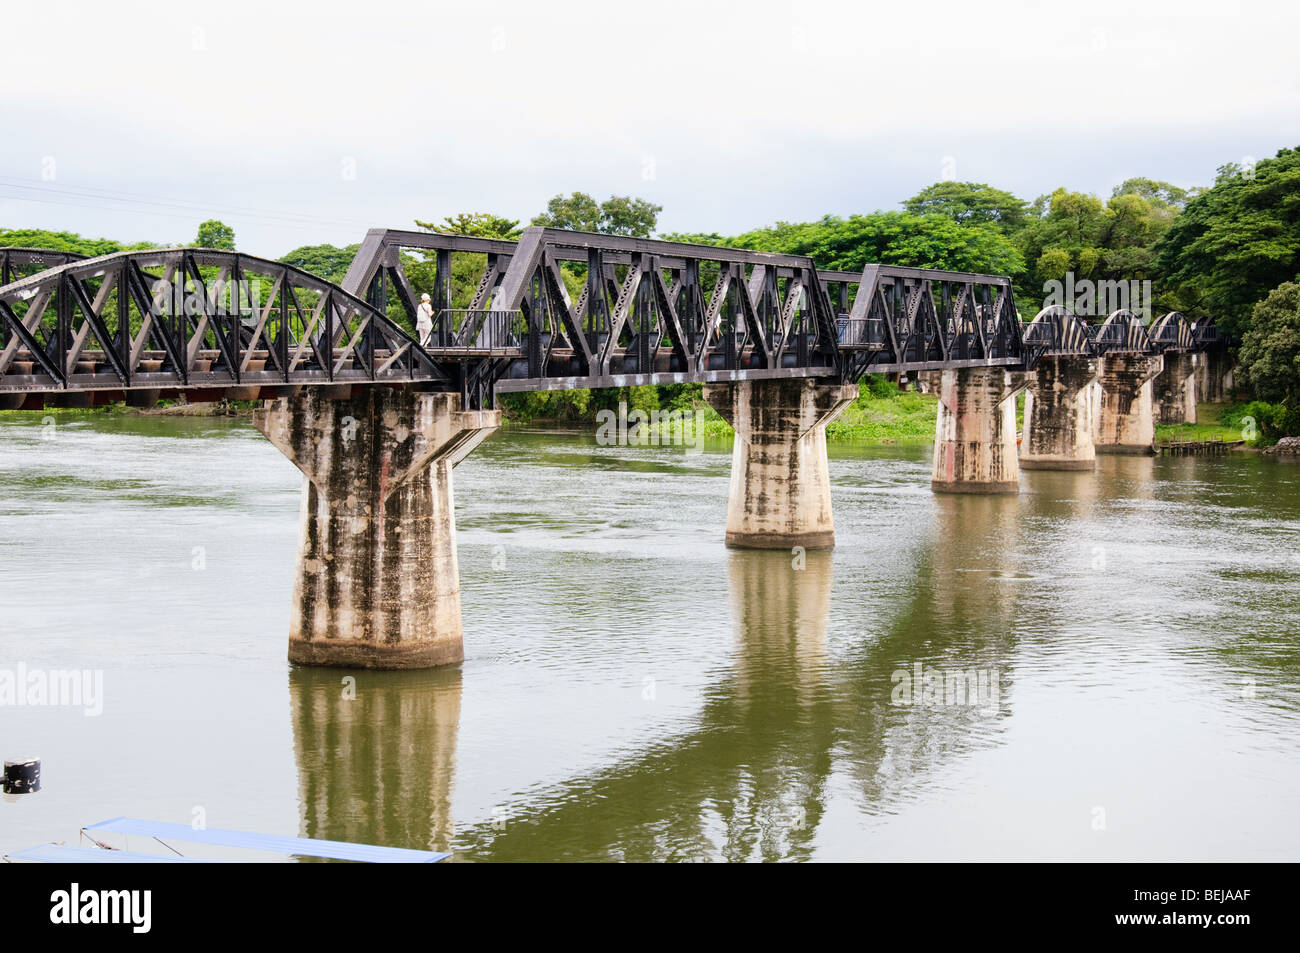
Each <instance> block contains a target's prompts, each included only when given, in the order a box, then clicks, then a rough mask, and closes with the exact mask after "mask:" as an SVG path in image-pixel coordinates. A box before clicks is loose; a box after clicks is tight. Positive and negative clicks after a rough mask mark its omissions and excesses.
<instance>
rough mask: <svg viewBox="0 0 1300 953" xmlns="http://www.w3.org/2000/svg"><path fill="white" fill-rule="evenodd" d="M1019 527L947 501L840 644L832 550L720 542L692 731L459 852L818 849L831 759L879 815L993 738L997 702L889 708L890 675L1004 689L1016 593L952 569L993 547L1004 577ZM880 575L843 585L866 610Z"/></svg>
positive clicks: (668, 856)
mask: <svg viewBox="0 0 1300 953" xmlns="http://www.w3.org/2000/svg"><path fill="white" fill-rule="evenodd" d="M1015 523H1016V511H1015V502H1014V500H1012V501H1006V500H1003V499H996V498H982V499H981V498H973V499H961V500H953V501H951V503H949V504H946V505H945V506H944V507H943V508H941V513H940V516H939V518H938V520H937V522H936V524H935V526H934V529H933V534H932V536H931V537H930V539H929V543H928V545H923V546H922V547H920V549H919V552H918V557H917V559H916V560H915V561H912V562H911V565H910V566H909V568H908V570H907V571H908V572H909V573H910V575H911V578H910V579H907V580H902V581H901V582H902V583H903V584H902V585H900V586H897V589H898V591H899V592H900V593H905V594H906V595H905V596H904V600H903V603H902V605H901V606H899V613H898V615H896V616H891V618H890V620H889V622H888V623H887V624H886V625H884V626H883V627H876V626H873V624H872V622H871V620H870V619H869V618H867V617H866V613H865V612H864V613H862V614H860V615H856V616H852V617H851V618H849V619H841V620H838V622H839V624H838V625H837V626H836V629H837V630H843V629H845V628H847V634H846V635H842V636H840V637H839V638H835V639H832V638H831V637H830V635H829V632H830V622H831V608H832V598H831V597H832V590H833V579H834V557H833V556H832V554H830V553H814V552H810V553H807V554H806V555H805V556H804V557H802V559H799V558H797V557H793V556H792V555H791V554H789V553H782V552H753V551H732V552H730V553H728V557H727V574H728V582H729V587H730V596H731V599H730V602H731V608H732V619H733V626H734V645H735V656H734V663H733V667H732V672H731V675H730V677H726V678H723V679H721V680H719V681H718V682H716V683H715V684H714V685H713V686H712V687H711V688H710V689H708V690H707V691H706V694H705V700H704V703H703V706H702V710H701V712H700V715H699V718H698V722H697V725H696V727H695V728H694V729H693V730H691V731H689V732H687V733H685V734H684V735H679V736H677V737H674V738H669V739H665V741H664V742H663V744H662V745H660V746H658V747H656V748H654V749H651V750H648V751H644V752H642V753H639V754H637V755H635V756H633V757H630V758H625V759H622V760H620V761H618V762H616V763H614V764H612V765H610V766H609V767H608V768H606V769H603V770H601V771H598V772H595V773H593V774H591V775H589V776H586V777H580V778H575V779H573V780H571V781H569V782H567V783H566V784H564V785H563V786H562V788H561V789H558V790H554V791H552V792H551V793H543V794H540V795H535V796H532V797H530V798H529V800H528V801H527V803H524V804H514V805H511V817H512V820H511V821H509V822H508V823H506V824H503V825H496V826H494V825H492V824H490V823H481V824H478V825H476V826H474V827H472V828H469V829H467V830H465V831H462V832H460V836H459V846H460V847H461V848H462V849H463V850H464V851H465V852H466V853H467V854H472V855H474V856H476V857H480V858H483V859H493V860H522V859H528V858H536V857H538V856H548V857H551V858H554V859H574V860H576V859H583V860H591V859H611V858H612V859H619V860H629V861H646V860H715V859H722V860H799V859H805V858H807V857H810V856H811V855H812V853H813V850H814V841H815V839H816V837H817V832H818V828H819V826H820V825H821V823H822V821H823V818H824V814H825V810H826V805H827V802H828V800H829V792H828V790H827V788H828V785H829V779H830V777H831V775H832V771H833V770H834V768H835V767H836V766H837V763H839V762H845V763H844V764H839V767H840V769H841V770H842V771H846V772H847V773H848V775H849V776H851V777H853V778H855V783H856V786H857V788H858V791H859V792H860V794H859V800H862V801H864V802H865V804H864V807H865V809H866V811H867V812H868V813H879V812H881V811H882V810H883V809H884V808H885V805H886V804H887V802H888V801H889V800H890V799H892V798H894V797H896V796H901V795H905V794H906V793H907V792H908V790H909V788H910V787H911V786H913V785H914V784H915V782H916V781H917V778H918V776H919V775H923V774H925V773H927V772H928V770H929V769H930V768H931V767H932V766H933V765H935V764H937V763H940V762H943V761H945V760H947V759H948V758H949V757H950V756H951V754H952V753H953V752H955V751H958V750H961V749H962V748H964V747H965V746H967V745H969V744H972V743H985V742H987V740H988V739H990V738H992V737H994V736H995V735H996V731H997V724H998V722H999V720H1000V715H1001V713H1002V711H1003V706H1005V697H1003V698H1002V699H1001V700H1000V699H999V698H997V697H992V698H991V699H989V698H984V699H983V701H984V702H986V703H987V704H985V705H984V708H983V710H977V708H978V704H977V702H978V701H979V700H977V699H976V698H975V697H974V695H972V697H971V703H970V704H966V703H963V702H961V701H959V702H957V703H955V704H952V705H945V704H943V703H942V698H941V699H940V703H938V704H930V703H929V700H927V698H926V697H925V696H924V693H923V692H922V693H921V694H920V695H919V696H918V698H917V700H916V703H915V704H909V703H902V704H899V703H897V702H896V700H895V699H894V697H893V694H894V689H895V687H896V686H897V684H898V680H897V679H896V678H895V674H896V673H897V672H899V671H900V670H901V671H905V672H906V673H908V674H909V675H910V674H911V673H913V672H915V671H916V669H915V666H916V664H917V663H918V662H919V663H921V664H922V665H923V666H930V667H939V668H942V669H944V670H945V671H957V670H961V671H962V673H963V674H965V673H968V672H969V673H972V674H974V673H975V672H976V670H983V671H984V672H985V673H986V675H987V674H992V675H993V678H994V682H995V685H994V687H993V690H994V691H995V692H996V691H997V684H996V683H998V682H1000V684H1001V685H1002V686H1003V688H1004V687H1005V685H1006V684H1007V678H1006V676H1007V674H1008V673H1007V670H1008V667H1009V659H1008V656H1009V652H1010V649H1011V646H1012V645H1013V642H1014V640H1013V636H1012V634H1011V625H1010V620H1011V616H1012V613H1013V612H1014V610H1015V604H1016V600H1017V598H1018V596H1017V595H1016V593H1015V589H1014V588H1009V589H1004V588H1001V587H999V586H998V585H997V584H990V582H989V577H988V574H987V573H986V574H984V575H983V576H981V577H980V578H962V573H961V572H960V571H959V570H960V569H962V568H966V567H967V566H968V565H969V564H970V562H971V560H974V561H975V562H976V565H977V566H979V565H982V564H980V563H979V560H981V559H984V558H987V559H988V560H989V561H990V566H992V565H1001V566H1002V567H1003V568H1002V569H1000V570H998V571H999V572H1010V573H1014V572H1015V570H1014V569H1007V568H1006V566H1005V562H999V561H1000V560H1002V558H1003V557H1004V556H1005V555H1006V553H1008V552H1011V553H1014V552H1015V546H1014V542H1013V540H1014V537H1015ZM956 533H960V534H964V536H957V535H949V534H956ZM954 538H965V539H968V540H969V539H977V540H980V539H982V540H984V541H985V543H986V547H987V549H986V551H985V552H983V554H982V555H981V553H980V552H979V551H976V552H975V553H972V552H970V551H968V550H966V549H964V548H957V547H953V546H952V545H951V540H952V539H954ZM990 571H991V570H990ZM880 582H881V580H873V579H855V580H854V581H853V585H854V586H858V587H861V588H862V589H863V592H864V597H863V599H862V604H864V605H865V604H868V603H870V602H871V600H870V598H869V597H868V592H869V590H870V589H871V588H872V587H874V586H876V585H878V584H879V583H880ZM893 582H895V583H897V582H900V580H894V581H893ZM838 604H839V605H841V606H845V605H847V606H849V607H850V612H852V608H851V607H852V606H853V605H854V600H853V598H852V596H851V595H850V594H848V593H847V592H841V593H840V598H839V600H838ZM957 617H960V619H958V618H957ZM938 633H943V634H938ZM837 645H838V650H837ZM919 688H920V686H918V689H919ZM973 691H974V689H973V688H972V692H973ZM863 854H864V855H867V856H869V850H867V849H866V845H864V850H863Z"/></svg>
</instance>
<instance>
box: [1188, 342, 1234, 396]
mask: <svg viewBox="0 0 1300 953" xmlns="http://www.w3.org/2000/svg"><path fill="white" fill-rule="evenodd" d="M1233 384H1234V382H1233V379H1232V355H1231V354H1229V353H1228V349H1227V348H1226V347H1222V346H1220V347H1211V348H1209V349H1207V350H1204V351H1201V352H1200V353H1199V354H1197V355H1196V398H1197V400H1203V401H1207V402H1208V403H1211V404H1222V403H1226V402H1227V400H1228V392H1229V391H1231V390H1232V388H1233Z"/></svg>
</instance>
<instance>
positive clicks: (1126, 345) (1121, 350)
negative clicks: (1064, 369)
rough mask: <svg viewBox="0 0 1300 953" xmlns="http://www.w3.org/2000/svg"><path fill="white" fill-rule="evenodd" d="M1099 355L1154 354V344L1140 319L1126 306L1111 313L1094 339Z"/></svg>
mask: <svg viewBox="0 0 1300 953" xmlns="http://www.w3.org/2000/svg"><path fill="white" fill-rule="evenodd" d="M1094 342H1095V345H1096V351H1097V354H1098V355H1099V356H1102V355H1106V354H1154V353H1155V352H1156V349H1155V346H1154V345H1153V344H1152V342H1151V336H1150V335H1149V334H1148V333H1147V329H1146V327H1145V326H1144V325H1143V324H1142V319H1141V318H1140V317H1139V316H1138V315H1136V314H1134V313H1133V312H1132V311H1129V310H1128V309H1127V308H1124V309H1121V310H1119V311H1114V312H1112V313H1111V315H1110V317H1108V318H1107V319H1106V320H1105V321H1104V322H1102V324H1101V327H1099V328H1097V335H1096V337H1095V339H1094Z"/></svg>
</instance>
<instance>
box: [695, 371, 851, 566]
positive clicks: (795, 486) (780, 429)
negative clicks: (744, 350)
mask: <svg viewBox="0 0 1300 953" xmlns="http://www.w3.org/2000/svg"><path fill="white" fill-rule="evenodd" d="M857 396H858V388H857V385H855V384H825V383H820V382H818V381H813V380H807V379H786V380H768V381H762V380H760V381H739V382H729V383H725V384H706V385H705V386H704V399H705V400H707V401H708V402H709V404H710V405H711V406H712V407H713V409H714V410H716V411H717V412H718V413H719V414H721V415H722V416H723V418H724V419H725V420H726V421H727V422H728V423H729V424H731V426H732V427H733V428H734V429H735V431H736V442H735V449H734V450H733V451H732V456H731V491H730V496H729V497H728V501H727V545H728V546H735V547H738V548H742V549H791V548H793V547H795V546H802V547H803V548H804V549H830V548H831V547H833V546H834V545H835V522H834V519H833V517H832V515H831V484H830V476H829V475H828V472H827V464H826V425H827V424H828V423H830V422H831V421H832V420H834V419H835V418H836V417H838V416H839V415H840V414H841V413H842V412H843V411H844V408H845V407H847V406H848V405H849V404H851V403H852V402H853V400H854V399H855V398H856V397H857Z"/></svg>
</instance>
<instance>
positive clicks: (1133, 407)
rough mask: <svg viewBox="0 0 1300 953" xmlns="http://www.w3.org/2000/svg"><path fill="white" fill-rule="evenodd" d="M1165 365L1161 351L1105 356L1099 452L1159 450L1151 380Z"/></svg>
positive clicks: (1097, 443) (1098, 442)
mask: <svg viewBox="0 0 1300 953" xmlns="http://www.w3.org/2000/svg"><path fill="white" fill-rule="evenodd" d="M1163 366H1164V356H1163V355H1160V354H1157V355H1154V356H1153V355H1145V354H1112V355H1110V356H1108V357H1103V358H1102V359H1101V374H1100V378H1099V380H1100V383H1101V413H1100V414H1099V415H1098V423H1097V438H1096V445H1097V452H1098V453H1139V454H1141V453H1154V452H1155V417H1154V408H1153V402H1152V398H1151V380H1152V378H1154V377H1155V376H1156V375H1157V374H1159V373H1160V369H1161V368H1162V367H1163Z"/></svg>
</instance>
